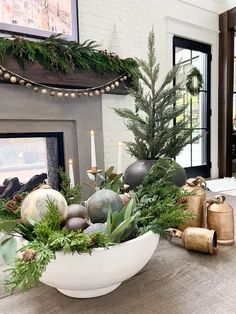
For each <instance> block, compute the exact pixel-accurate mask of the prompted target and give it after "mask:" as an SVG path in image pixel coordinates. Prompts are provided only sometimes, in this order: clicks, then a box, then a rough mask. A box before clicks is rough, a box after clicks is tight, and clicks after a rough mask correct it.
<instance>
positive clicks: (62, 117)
mask: <svg viewBox="0 0 236 314" xmlns="http://www.w3.org/2000/svg"><path fill="white" fill-rule="evenodd" d="M0 95H1V99H0V134H1V137H0V141H1V140H3V139H7V138H28V139H29V138H33V139H38V138H44V147H45V145H47V142H50V141H51V140H50V138H56V139H57V145H58V148H54V150H56V151H57V152H58V154H57V158H58V166H65V171H66V172H67V173H69V171H68V169H69V163H68V161H69V159H70V158H71V159H72V160H73V167H74V179H75V183H80V184H81V187H82V193H83V198H86V197H87V196H89V195H90V193H91V191H90V190H89V188H88V185H87V184H85V183H89V180H88V178H87V174H86V170H87V169H89V168H90V166H91V160H90V130H91V129H94V130H95V132H96V153H97V163H98V166H99V167H100V168H101V169H103V168H104V145H103V120H102V97H101V96H96V97H87V98H86V97H81V98H80V99H67V98H58V97H50V96H49V95H42V94H34V93H33V92H32V91H31V90H28V89H25V88H22V87H21V86H17V85H16V86H15V85H14V86H13V85H9V84H0ZM45 138H46V140H45ZM45 141H46V144H45ZM52 141H54V142H55V139H54V140H52ZM40 145H42V144H40ZM48 145H49V143H48ZM51 145H52V143H51ZM52 146H53V145H52ZM44 149H45V148H44ZM19 153H20V152H19ZM10 156H11V154H9V157H10ZM19 157H20V158H23V157H22V154H20V156H19ZM49 160H50V158H49V157H48V156H47V163H49V162H50V161H49ZM18 162H19V160H18ZM6 164H7V161H5V165H6ZM29 164H30V162H29ZM24 166H25V167H26V168H27V165H24ZM28 167H29V165H28ZM52 167H53V166H52ZM41 170H42V171H44V169H43V168H42V169H41ZM24 172H25V173H26V171H24ZM39 172H40V171H39V170H37V171H35V174H38V173H39ZM0 176H1V175H0ZM12 176H13V177H16V176H17V173H16V174H15V175H14V173H12ZM52 177H53V175H52V174H51V173H50V174H49V178H51V179H52ZM4 179H5V175H4V178H2V176H1V177H0V185H1V184H2V181H3V180H4Z"/></svg>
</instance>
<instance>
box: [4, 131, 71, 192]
mask: <svg viewBox="0 0 236 314" xmlns="http://www.w3.org/2000/svg"><path fill="white" fill-rule="evenodd" d="M59 167H62V168H63V169H64V168H65V159H64V138H63V133H62V132H39V133H4V134H3V133H0V185H1V184H3V182H4V181H5V180H6V179H8V178H18V179H19V181H17V182H19V184H18V185H21V186H23V185H25V184H27V182H29V181H30V180H31V179H32V178H33V177H35V176H40V178H42V179H45V180H46V181H47V182H48V184H50V185H51V186H52V187H53V188H55V189H57V188H58V185H59V176H58V169H59Z"/></svg>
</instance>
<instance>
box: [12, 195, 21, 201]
mask: <svg viewBox="0 0 236 314" xmlns="http://www.w3.org/2000/svg"><path fill="white" fill-rule="evenodd" d="M13 200H14V201H17V202H21V201H22V200H23V197H22V196H21V195H20V194H16V195H15V196H14V198H13Z"/></svg>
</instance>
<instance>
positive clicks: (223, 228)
mask: <svg viewBox="0 0 236 314" xmlns="http://www.w3.org/2000/svg"><path fill="white" fill-rule="evenodd" d="M206 205H207V227H208V229H214V230H215V231H216V233H217V238H218V240H217V243H218V244H221V245H231V244H233V243H234V212H233V208H232V207H231V206H230V205H229V204H228V203H227V202H225V196H223V195H217V196H216V197H215V198H212V199H208V200H207V201H206Z"/></svg>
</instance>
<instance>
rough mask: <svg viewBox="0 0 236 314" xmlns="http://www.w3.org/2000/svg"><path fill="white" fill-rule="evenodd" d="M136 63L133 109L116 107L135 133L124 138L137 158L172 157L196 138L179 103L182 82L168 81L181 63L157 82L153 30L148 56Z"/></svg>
mask: <svg viewBox="0 0 236 314" xmlns="http://www.w3.org/2000/svg"><path fill="white" fill-rule="evenodd" d="M137 63H138V65H139V67H137V68H135V69H134V77H136V78H137V81H136V82H135V84H134V86H133V90H132V94H131V95H132V96H133V98H134V100H135V111H133V110H130V109H127V108H122V109H115V111H116V113H117V114H118V115H119V116H120V117H122V118H124V119H125V124H126V126H127V128H128V130H130V131H132V132H133V135H134V142H126V145H127V148H128V152H129V153H130V154H131V155H132V156H134V157H136V158H137V159H140V160H142V159H150V160H155V159H158V158H159V157H160V156H167V157H171V158H174V157H176V156H177V155H178V154H179V153H180V151H181V150H182V149H183V147H185V146H186V145H187V144H189V143H192V142H194V141H195V140H197V139H198V137H193V136H192V133H193V131H194V129H191V128H189V121H188V120H187V119H186V118H184V111H185V110H186V107H187V104H185V105H182V104H178V103H179V102H180V101H179V102H178V100H180V98H181V90H182V89H183V87H184V84H183V82H177V83H176V84H175V86H173V85H171V84H173V80H174V79H175V78H176V76H177V75H178V73H179V71H180V69H181V65H180V64H177V65H176V66H174V67H173V68H172V69H171V70H170V71H169V72H168V73H167V75H166V77H165V78H164V80H163V82H162V83H161V84H160V85H159V84H158V75H159V64H158V63H157V59H156V52H155V36H154V32H153V30H152V31H151V32H150V34H149V37H148V60H147V61H145V60H141V59H138V60H137ZM177 117H179V118H178V119H176V118H177ZM174 121H175V123H173V122H174Z"/></svg>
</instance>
